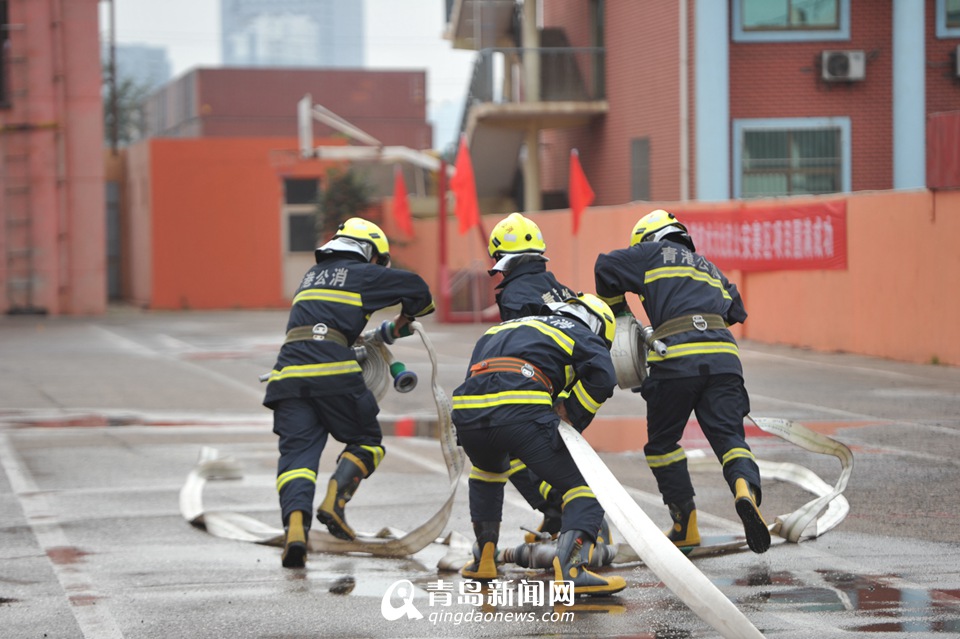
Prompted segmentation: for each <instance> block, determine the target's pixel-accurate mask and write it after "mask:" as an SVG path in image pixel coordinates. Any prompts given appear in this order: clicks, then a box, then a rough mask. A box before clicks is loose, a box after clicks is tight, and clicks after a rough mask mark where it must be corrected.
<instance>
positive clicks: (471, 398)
mask: <svg viewBox="0 0 960 639" xmlns="http://www.w3.org/2000/svg"><path fill="white" fill-rule="evenodd" d="M508 404H542V405H544V406H553V398H552V397H550V393H547V392H545V391H533V390H529V391H528V390H523V391H501V392H499V393H491V394H489V395H455V396H454V398H453V410H464V409H470V408H492V407H494V406H506V405H508Z"/></svg>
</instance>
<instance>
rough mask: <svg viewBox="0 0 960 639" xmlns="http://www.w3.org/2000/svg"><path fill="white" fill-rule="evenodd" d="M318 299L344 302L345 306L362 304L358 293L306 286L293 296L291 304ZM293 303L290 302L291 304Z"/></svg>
mask: <svg viewBox="0 0 960 639" xmlns="http://www.w3.org/2000/svg"><path fill="white" fill-rule="evenodd" d="M318 301H319V302H335V303H337V304H346V305H347V306H363V298H361V297H360V293H354V292H353V291H344V290H342V289H336V288H308V289H307V290H305V291H300V292H299V293H297V295H296V297H294V298H293V304H298V303H299V302H318ZM293 304H291V306H292V305H293Z"/></svg>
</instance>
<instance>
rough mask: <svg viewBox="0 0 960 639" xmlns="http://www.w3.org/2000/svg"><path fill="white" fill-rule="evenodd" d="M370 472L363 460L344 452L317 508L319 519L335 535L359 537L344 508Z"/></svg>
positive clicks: (339, 537) (351, 537) (350, 537)
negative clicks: (348, 522)
mask: <svg viewBox="0 0 960 639" xmlns="http://www.w3.org/2000/svg"><path fill="white" fill-rule="evenodd" d="M368 474H369V473H367V469H366V467H365V466H364V465H363V462H361V461H360V460H359V459H357V458H356V457H354V456H353V455H351V454H350V453H344V454H342V455H341V456H340V461H339V462H338V463H337V469H336V470H335V471H334V472H333V475H332V476H331V477H330V482H329V483H328V484H327V495H326V497H324V498H323V502H322V503H321V504H320V507H319V508H317V519H319V520H320V523H322V524H323V525H325V526H326V527H327V530H329V531H330V534H331V535H333V536H334V537H336V538H338V539H345V540H347V541H352V540H354V539H356V538H357V533H355V532H354V531H353V528H351V527H350V526H348V525H347V520H346V516H345V515H344V508H345V507H346V505H347V502H348V501H350V500H351V499H352V498H353V494H354V493H355V492H356V491H357V487H358V486H359V485H360V481H361V480H362V479H363V478H365V477H366V476H367V475H368Z"/></svg>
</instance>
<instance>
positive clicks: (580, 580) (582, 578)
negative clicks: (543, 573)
mask: <svg viewBox="0 0 960 639" xmlns="http://www.w3.org/2000/svg"><path fill="white" fill-rule="evenodd" d="M593 548H594V545H593V541H591V537H590V536H589V535H587V534H586V533H585V532H583V531H582V530H568V531H566V532H564V533H561V534H560V537H559V539H557V555H556V557H554V558H553V579H554V581H572V582H573V594H574V596H576V597H579V596H582V595H612V594H614V593H617V592H620V591H621V590H623V589H624V588H626V587H627V582H626V581H624V579H623V577H618V576H616V575H612V576H610V577H601V576H600V575H598V574H596V573H595V572H591V571H589V570H587V566H589V565H590V560H591V558H592V555H593Z"/></svg>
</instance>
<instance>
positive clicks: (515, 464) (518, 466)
mask: <svg viewBox="0 0 960 639" xmlns="http://www.w3.org/2000/svg"><path fill="white" fill-rule="evenodd" d="M526 467H527V465H526V464H524V463H523V462H522V461H520V460H519V459H511V460H510V470H508V471H507V476H508V477H509V476H510V475H514V474H516V473H519V472H520V471H521V470H524V469H525V468H526Z"/></svg>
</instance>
